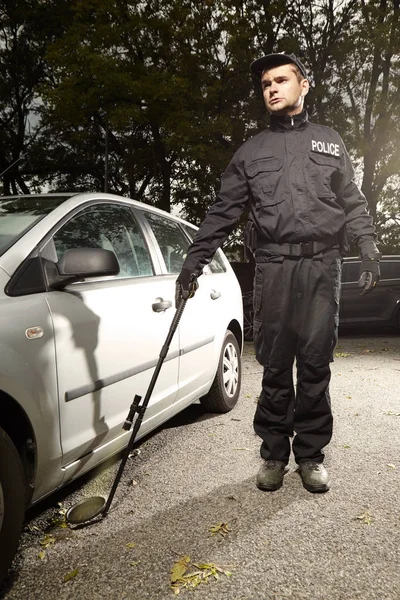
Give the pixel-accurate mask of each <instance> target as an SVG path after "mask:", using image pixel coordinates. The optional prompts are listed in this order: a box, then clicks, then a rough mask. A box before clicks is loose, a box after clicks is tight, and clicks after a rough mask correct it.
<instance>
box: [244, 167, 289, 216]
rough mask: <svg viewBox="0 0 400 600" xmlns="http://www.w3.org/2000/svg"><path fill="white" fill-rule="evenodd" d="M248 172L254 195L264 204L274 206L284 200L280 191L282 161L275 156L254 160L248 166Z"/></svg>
mask: <svg viewBox="0 0 400 600" xmlns="http://www.w3.org/2000/svg"><path fill="white" fill-rule="evenodd" d="M246 174H247V178H248V181H249V185H250V189H251V192H252V194H253V197H254V198H255V200H256V201H257V202H259V203H260V204H261V205H262V206H274V205H275V204H279V203H280V202H282V201H283V200H284V196H283V194H279V193H278V188H279V184H280V182H281V179H282V161H281V160H280V159H279V158H276V157H275V156H266V157H264V158H259V159H257V160H254V161H253V162H251V163H250V164H248V165H247V167H246Z"/></svg>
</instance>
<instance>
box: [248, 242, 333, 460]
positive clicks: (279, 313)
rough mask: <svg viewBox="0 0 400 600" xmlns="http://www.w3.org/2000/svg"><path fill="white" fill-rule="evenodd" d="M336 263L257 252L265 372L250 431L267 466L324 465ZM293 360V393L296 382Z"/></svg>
mask: <svg viewBox="0 0 400 600" xmlns="http://www.w3.org/2000/svg"><path fill="white" fill-rule="evenodd" d="M340 280H341V257H340V254H339V251H338V250H329V251H327V252H325V253H324V254H323V255H318V256H316V257H313V258H303V257H296V258H295V257H293V258H292V257H290V258H289V257H286V256H285V257H283V256H277V255H274V254H271V253H270V252H268V251H266V250H258V251H257V252H256V273H255V280H254V284H255V285H254V311H255V320H254V346H255V350H256V357H257V360H258V362H259V363H260V364H261V365H263V367H264V375H263V379H262V391H261V395H260V398H259V401H258V405H257V409H256V413H255V417H254V429H255V432H256V433H257V435H259V436H260V437H261V438H262V440H263V442H262V444H261V456H262V458H264V459H266V460H280V461H283V462H285V463H287V462H288V460H289V454H290V438H291V437H292V436H293V434H294V433H295V434H296V435H295V436H294V438H293V443H292V448H293V452H294V456H295V460H296V462H297V463H301V462H305V461H307V460H314V461H316V462H322V461H323V459H324V453H323V448H324V447H325V446H326V445H327V444H328V443H329V441H330V439H331V437H332V424H333V418H332V412H331V403H330V396H329V381H330V376H331V373H330V366H329V363H330V362H331V360H332V357H333V349H334V347H335V344H336V341H337V329H338V322H339V297H340ZM294 359H296V366H297V387H296V389H295V388H294V384H293V364H294Z"/></svg>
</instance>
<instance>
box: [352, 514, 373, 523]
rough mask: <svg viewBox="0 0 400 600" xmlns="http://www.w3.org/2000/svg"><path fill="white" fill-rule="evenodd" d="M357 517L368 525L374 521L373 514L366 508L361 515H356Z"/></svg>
mask: <svg viewBox="0 0 400 600" xmlns="http://www.w3.org/2000/svg"><path fill="white" fill-rule="evenodd" d="M356 519H358V520H359V521H362V522H363V523H365V524H366V525H371V523H372V515H371V513H370V512H369V511H368V510H365V511H364V512H363V513H362V514H361V515H358V517H356Z"/></svg>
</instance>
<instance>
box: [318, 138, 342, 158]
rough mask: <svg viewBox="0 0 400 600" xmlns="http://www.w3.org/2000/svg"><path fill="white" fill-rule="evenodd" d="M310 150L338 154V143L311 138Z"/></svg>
mask: <svg viewBox="0 0 400 600" xmlns="http://www.w3.org/2000/svg"><path fill="white" fill-rule="evenodd" d="M311 150H313V152H321V153H323V154H332V156H340V154H339V150H340V149H339V144H333V143H332V142H319V141H316V140H311Z"/></svg>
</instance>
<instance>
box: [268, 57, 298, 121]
mask: <svg viewBox="0 0 400 600" xmlns="http://www.w3.org/2000/svg"><path fill="white" fill-rule="evenodd" d="M261 88H262V92H263V96H264V102H265V106H266V107H267V110H268V112H269V113H271V114H273V115H278V116H283V115H297V114H299V113H300V112H301V111H302V110H303V103H304V96H305V95H306V94H307V92H308V89H309V84H308V81H307V79H303V80H302V81H300V82H299V80H298V79H297V75H296V73H295V71H294V66H293V65H290V64H288V65H281V66H279V67H273V68H272V69H268V70H267V71H264V73H263V74H262V75H261Z"/></svg>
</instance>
